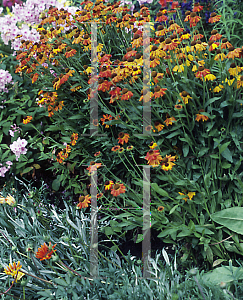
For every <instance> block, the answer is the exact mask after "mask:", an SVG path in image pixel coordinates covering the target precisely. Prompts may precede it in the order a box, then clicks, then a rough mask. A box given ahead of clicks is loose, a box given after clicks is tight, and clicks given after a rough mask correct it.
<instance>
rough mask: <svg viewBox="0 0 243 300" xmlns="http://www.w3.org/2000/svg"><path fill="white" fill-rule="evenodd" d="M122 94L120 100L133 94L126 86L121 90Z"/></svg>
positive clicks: (126, 98)
mask: <svg viewBox="0 0 243 300" xmlns="http://www.w3.org/2000/svg"><path fill="white" fill-rule="evenodd" d="M122 94H123V95H122V97H121V100H129V99H130V98H131V97H132V96H133V93H132V92H131V91H129V90H128V89H126V88H125V89H123V90H122Z"/></svg>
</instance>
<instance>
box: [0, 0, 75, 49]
mask: <svg viewBox="0 0 243 300" xmlns="http://www.w3.org/2000/svg"><path fill="white" fill-rule="evenodd" d="M12 2H13V0H12ZM65 3H66V0H61V2H59V1H57V0H27V1H26V3H22V4H21V5H20V4H18V3H17V1H15V5H14V6H13V7H12V14H11V15H9V14H8V15H5V16H3V17H0V34H1V38H2V40H3V42H4V44H5V45H8V43H9V41H11V48H12V49H14V50H19V49H20V45H21V42H20V41H21V40H31V41H33V42H39V40H40V34H39V33H38V32H37V30H36V29H35V28H33V27H31V28H30V26H29V25H32V26H33V25H38V24H39V23H40V21H41V19H40V15H41V13H42V12H43V11H44V10H46V9H48V8H49V6H50V5H52V6H55V7H57V8H58V9H61V8H64V7H65V9H66V10H67V11H68V12H70V13H72V14H74V12H75V11H76V10H77V9H78V7H67V6H65ZM17 22H18V23H19V24H21V23H25V24H22V27H20V28H19V27H18V26H17ZM68 29H69V28H68V27H67V28H66V30H68ZM18 35H21V38H18V39H16V37H17V36H18Z"/></svg>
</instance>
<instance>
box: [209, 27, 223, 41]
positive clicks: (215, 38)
mask: <svg viewBox="0 0 243 300" xmlns="http://www.w3.org/2000/svg"><path fill="white" fill-rule="evenodd" d="M211 34H212V35H211V37H210V39H209V40H210V41H218V40H220V39H221V37H222V34H220V33H218V30H216V29H214V30H212V31H211Z"/></svg>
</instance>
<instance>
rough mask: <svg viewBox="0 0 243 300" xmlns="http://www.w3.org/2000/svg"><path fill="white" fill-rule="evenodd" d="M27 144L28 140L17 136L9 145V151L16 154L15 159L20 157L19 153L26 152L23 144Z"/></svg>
mask: <svg viewBox="0 0 243 300" xmlns="http://www.w3.org/2000/svg"><path fill="white" fill-rule="evenodd" d="M27 144H28V142H27V141H26V140H25V139H22V140H21V138H20V137H19V138H18V139H17V141H15V142H13V144H11V145H10V149H11V151H12V152H13V153H14V154H15V155H16V160H17V161H18V159H19V158H20V155H21V154H26V153H27V149H26V148H25V146H26V145H27Z"/></svg>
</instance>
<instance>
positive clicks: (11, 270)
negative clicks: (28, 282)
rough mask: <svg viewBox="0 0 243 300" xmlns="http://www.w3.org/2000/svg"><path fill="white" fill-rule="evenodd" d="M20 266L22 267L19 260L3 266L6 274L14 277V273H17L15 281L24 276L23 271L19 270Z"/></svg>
mask: <svg viewBox="0 0 243 300" xmlns="http://www.w3.org/2000/svg"><path fill="white" fill-rule="evenodd" d="M21 268H22V266H21V264H20V262H19V261H18V263H17V265H16V263H15V262H14V263H13V264H12V265H11V264H9V266H7V267H6V268H4V272H5V273H6V274H7V275H11V276H12V277H14V278H15V277H16V275H17V273H18V275H17V278H16V282H17V281H18V280H20V279H21V278H22V277H23V276H24V273H22V272H20V269H21ZM12 282H13V281H12Z"/></svg>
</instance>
